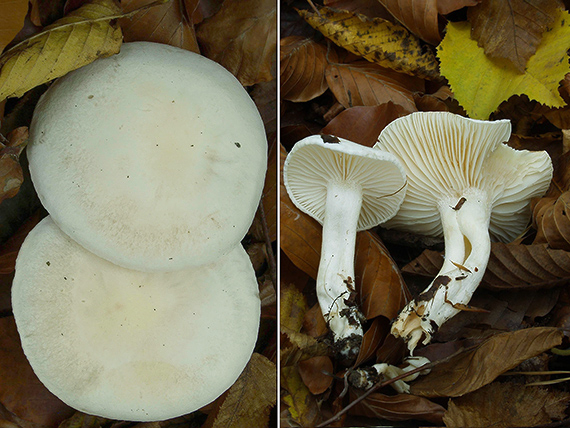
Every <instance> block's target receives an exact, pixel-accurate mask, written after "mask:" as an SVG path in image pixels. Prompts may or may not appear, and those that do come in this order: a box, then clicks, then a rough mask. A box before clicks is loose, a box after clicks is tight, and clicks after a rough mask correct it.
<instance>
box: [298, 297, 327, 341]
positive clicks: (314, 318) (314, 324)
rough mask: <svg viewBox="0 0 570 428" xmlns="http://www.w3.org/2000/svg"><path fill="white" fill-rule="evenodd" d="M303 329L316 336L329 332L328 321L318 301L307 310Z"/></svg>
mask: <svg viewBox="0 0 570 428" xmlns="http://www.w3.org/2000/svg"><path fill="white" fill-rule="evenodd" d="M303 330H304V331H305V332H306V333H307V334H308V335H310V336H312V337H314V338H319V337H323V336H325V335H326V334H327V332H328V327H327V322H326V321H325V317H324V316H323V312H322V311H321V307H320V306H319V304H318V303H316V304H315V305H314V306H313V307H312V308H310V309H309V310H308V311H307V312H305V317H304V318H303Z"/></svg>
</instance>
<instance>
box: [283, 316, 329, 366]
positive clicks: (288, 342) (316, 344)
mask: <svg viewBox="0 0 570 428" xmlns="http://www.w3.org/2000/svg"><path fill="white" fill-rule="evenodd" d="M279 330H280V333H281V347H280V350H279V351H280V356H279V358H280V360H281V367H287V366H292V365H294V364H297V363H299V362H300V361H304V360H308V359H309V358H313V357H323V356H328V355H330V354H331V351H330V349H329V347H328V346H327V345H326V344H325V343H323V342H320V341H318V340H316V339H315V338H314V337H312V336H309V335H308V334H304V333H298V332H296V331H294V330H291V329H288V328H287V327H284V326H283V325H281V327H280V329H279Z"/></svg>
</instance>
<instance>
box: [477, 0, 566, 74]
mask: <svg viewBox="0 0 570 428" xmlns="http://www.w3.org/2000/svg"><path fill="white" fill-rule="evenodd" d="M561 6H562V4H561V2H560V1H559V0H508V1H505V0H486V1H483V2H481V3H479V5H477V6H475V7H472V8H469V11H468V15H467V16H468V18H469V21H470V22H471V25H472V29H471V37H473V38H474V39H475V40H477V42H478V44H479V46H480V47H482V48H483V49H484V50H485V54H486V55H488V56H490V57H492V58H505V59H508V60H509V61H511V62H512V64H513V65H514V66H515V67H516V69H517V70H518V71H519V73H524V70H525V67H526V63H527V61H528V60H529V58H530V57H531V56H532V55H534V53H535V52H536V48H537V47H538V45H539V44H540V41H541V39H542V34H543V33H544V31H546V29H547V28H548V27H549V26H551V25H552V24H554V20H555V18H556V16H557V9H558V8H560V7H561Z"/></svg>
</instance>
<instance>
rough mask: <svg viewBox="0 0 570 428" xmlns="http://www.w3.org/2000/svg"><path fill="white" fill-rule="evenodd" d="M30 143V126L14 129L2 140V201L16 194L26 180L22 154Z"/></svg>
mask: <svg viewBox="0 0 570 428" xmlns="http://www.w3.org/2000/svg"><path fill="white" fill-rule="evenodd" d="M27 143H28V128H27V127H25V126H22V127H20V128H16V129H14V130H13V131H12V132H11V133H10V134H8V138H7V140H6V141H5V144H4V143H2V142H1V140H0V202H2V201H4V200H5V199H8V198H12V197H14V196H16V194H17V193H18V191H19V190H20V186H21V185H22V183H23V182H24V174H23V172H22V167H21V166H20V160H19V159H20V154H21V153H22V150H24V147H26V144H27Z"/></svg>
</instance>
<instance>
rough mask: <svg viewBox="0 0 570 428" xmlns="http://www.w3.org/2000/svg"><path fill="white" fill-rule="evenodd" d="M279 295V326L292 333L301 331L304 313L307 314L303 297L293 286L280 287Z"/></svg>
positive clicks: (305, 301)
mask: <svg viewBox="0 0 570 428" xmlns="http://www.w3.org/2000/svg"><path fill="white" fill-rule="evenodd" d="M279 295H280V300H279V301H280V306H279V320H280V322H281V326H282V327H285V328H287V329H289V330H292V331H296V332H299V331H301V327H302V326H303V319H304V317H305V312H307V300H306V299H305V296H304V295H303V293H301V292H300V291H299V290H298V289H297V288H296V287H295V286H293V285H283V286H281V287H280V290H279Z"/></svg>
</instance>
